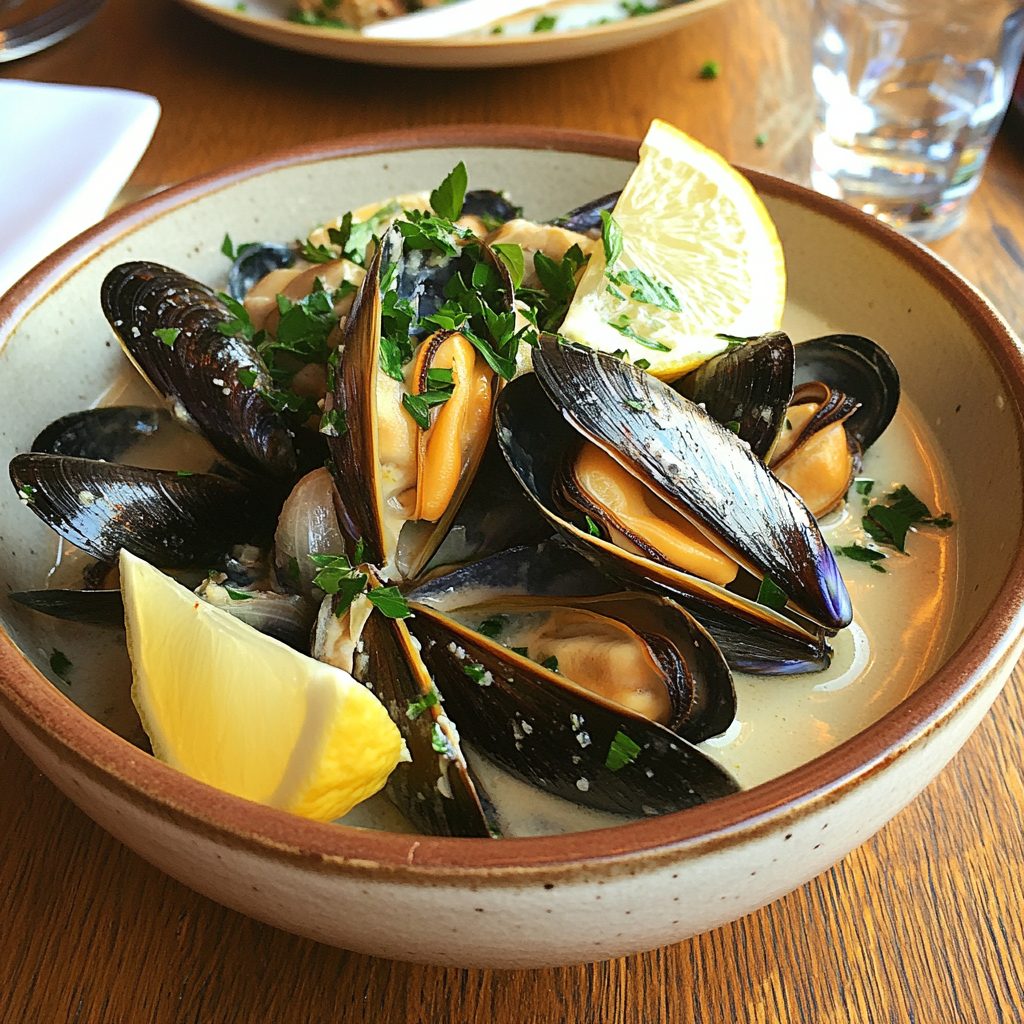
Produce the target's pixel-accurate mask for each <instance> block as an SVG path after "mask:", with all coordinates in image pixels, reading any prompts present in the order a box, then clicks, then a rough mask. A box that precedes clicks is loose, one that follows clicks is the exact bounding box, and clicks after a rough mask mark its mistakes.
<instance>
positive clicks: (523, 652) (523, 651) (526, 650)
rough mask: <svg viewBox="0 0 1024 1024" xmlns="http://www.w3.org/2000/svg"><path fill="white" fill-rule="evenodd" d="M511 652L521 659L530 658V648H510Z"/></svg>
mask: <svg viewBox="0 0 1024 1024" xmlns="http://www.w3.org/2000/svg"><path fill="white" fill-rule="evenodd" d="M509 650H510V651H513V652H514V653H515V654H518V655H519V656H520V657H521V658H528V657H529V656H530V648H529V647H510V648H509Z"/></svg>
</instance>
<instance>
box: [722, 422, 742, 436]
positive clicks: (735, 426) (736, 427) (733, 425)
mask: <svg viewBox="0 0 1024 1024" xmlns="http://www.w3.org/2000/svg"><path fill="white" fill-rule="evenodd" d="M725 428H726V430H731V431H732V432H733V433H734V434H738V433H739V432H740V421H739V420H729V422H728V423H726V425H725Z"/></svg>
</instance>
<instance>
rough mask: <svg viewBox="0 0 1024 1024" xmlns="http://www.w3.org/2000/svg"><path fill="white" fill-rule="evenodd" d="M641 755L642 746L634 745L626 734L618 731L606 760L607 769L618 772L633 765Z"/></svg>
mask: <svg viewBox="0 0 1024 1024" xmlns="http://www.w3.org/2000/svg"><path fill="white" fill-rule="evenodd" d="M639 753H640V744H639V743H634V742H633V741H632V740H631V739H630V738H629V737H628V736H627V735H626V734H625V733H624V732H622V731H621V730H617V731H616V733H615V736H614V738H613V739H612V742H611V746H610V747H609V748H608V756H607V757H606V758H605V762H604V766H605V768H610V769H611V770H612V771H613V772H617V771H618V770H619V769H620V768H625V767H626V765H627V764H632V763H633V762H634V761H635V760H636V759H637V755H638V754H639Z"/></svg>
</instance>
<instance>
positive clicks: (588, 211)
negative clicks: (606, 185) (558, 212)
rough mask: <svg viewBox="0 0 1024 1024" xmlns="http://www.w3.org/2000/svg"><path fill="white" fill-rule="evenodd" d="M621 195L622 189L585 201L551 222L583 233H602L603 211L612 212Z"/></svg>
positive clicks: (568, 229)
mask: <svg viewBox="0 0 1024 1024" xmlns="http://www.w3.org/2000/svg"><path fill="white" fill-rule="evenodd" d="M620 195H622V191H621V190H620V191H618V192H609V193H608V195H606V196H601V197H600V198H599V199H592V200H591V201H590V202H589V203H584V204H583V205H582V206H577V207H576V209H575V210H570V211H569V213H567V214H565V215H563V216H561V217H556V218H555V219H554V220H553V221H552V222H551V223H552V224H554V225H555V226H556V227H560V228H565V229H566V230H567V231H575V232H577V233H578V234H581V235H585V234H587V233H588V232H595V231H596V232H599V233H600V231H601V230H602V224H601V211H602V210H604V211H605V212H606V213H611V212H612V210H614V209H615V204H616V203H617V202H618V201H619V196H620Z"/></svg>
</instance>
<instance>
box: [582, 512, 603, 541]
mask: <svg viewBox="0 0 1024 1024" xmlns="http://www.w3.org/2000/svg"><path fill="white" fill-rule="evenodd" d="M583 518H584V519H586V521H587V533H589V534H590V536H591V537H600V536H601V528H600V527H599V526H598V525H597V523H595V522H594V520H593V519H591V518H590V516H584V517H583Z"/></svg>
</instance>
